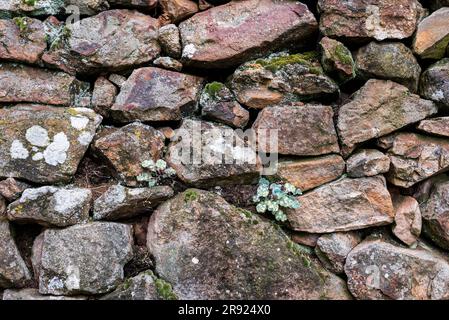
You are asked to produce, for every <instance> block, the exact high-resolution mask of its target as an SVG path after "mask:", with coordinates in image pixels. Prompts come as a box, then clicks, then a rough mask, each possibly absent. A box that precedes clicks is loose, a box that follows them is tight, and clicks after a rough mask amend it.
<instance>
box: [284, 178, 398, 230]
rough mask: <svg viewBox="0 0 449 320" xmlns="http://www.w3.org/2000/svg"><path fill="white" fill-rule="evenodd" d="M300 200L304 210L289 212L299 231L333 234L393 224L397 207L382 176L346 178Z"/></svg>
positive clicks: (295, 227)
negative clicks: (394, 209) (394, 211)
mask: <svg viewBox="0 0 449 320" xmlns="http://www.w3.org/2000/svg"><path fill="white" fill-rule="evenodd" d="M297 199H298V200H299V202H300V203H301V206H300V207H299V208H298V209H295V210H289V211H288V219H289V221H290V224H291V226H292V228H293V229H294V230H296V231H305V232H310V233H329V232H336V231H349V230H357V229H363V228H368V227H374V226H381V225H386V224H390V223H392V222H393V217H394V213H393V204H392V202H391V197H390V194H389V192H388V190H387V188H386V186H385V179H384V178H383V177H382V176H377V177H368V178H359V179H349V178H343V179H340V180H337V181H335V182H331V183H329V184H326V185H324V186H321V187H319V188H317V189H314V190H312V191H310V192H308V193H306V194H304V195H302V196H299V197H298V198H297Z"/></svg>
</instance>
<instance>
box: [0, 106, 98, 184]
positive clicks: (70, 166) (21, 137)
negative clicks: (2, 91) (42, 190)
mask: <svg viewBox="0 0 449 320" xmlns="http://www.w3.org/2000/svg"><path fill="white" fill-rule="evenodd" d="M0 119H1V120H0V177H13V178H19V179H25V180H28V181H32V182H36V183H42V184H44V183H57V182H67V181H69V180H70V179H71V178H72V177H73V175H74V174H75V172H76V170H77V167H78V164H79V162H80V161H81V159H82V158H83V156H84V153H85V152H86V150H87V148H88V147H89V144H90V142H91V141H92V139H93V137H94V135H95V131H96V129H97V127H98V126H99V125H100V123H101V120H102V118H101V116H99V115H97V114H96V113H95V112H93V111H92V110H91V109H86V108H60V107H51V106H45V105H17V106H15V107H11V108H2V109H0Z"/></svg>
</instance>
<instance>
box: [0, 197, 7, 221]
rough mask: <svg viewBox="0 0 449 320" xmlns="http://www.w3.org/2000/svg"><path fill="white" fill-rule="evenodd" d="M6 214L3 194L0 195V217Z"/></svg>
mask: <svg viewBox="0 0 449 320" xmlns="http://www.w3.org/2000/svg"><path fill="white" fill-rule="evenodd" d="M5 214H6V200H5V198H3V196H0V219H2V218H3V217H4V215H5Z"/></svg>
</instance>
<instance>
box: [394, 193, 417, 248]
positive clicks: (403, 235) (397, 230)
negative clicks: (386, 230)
mask: <svg viewBox="0 0 449 320" xmlns="http://www.w3.org/2000/svg"><path fill="white" fill-rule="evenodd" d="M391 198H392V200H393V207H394V226H393V233H394V235H395V236H396V237H398V238H399V239H400V240H401V241H402V242H404V243H405V244H407V245H409V246H411V245H413V244H414V243H416V241H417V240H418V238H419V235H420V234H421V211H420V210H419V203H418V201H416V200H415V199H414V198H412V197H409V196H402V195H400V194H393V195H392V197H391Z"/></svg>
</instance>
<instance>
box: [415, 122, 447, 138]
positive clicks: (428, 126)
mask: <svg viewBox="0 0 449 320" xmlns="http://www.w3.org/2000/svg"><path fill="white" fill-rule="evenodd" d="M417 128H418V129H419V130H421V131H424V132H425V133H430V134H433V135H437V136H442V137H449V117H439V118H432V119H426V120H422V121H421V122H420V123H419V124H418V126H417Z"/></svg>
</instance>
